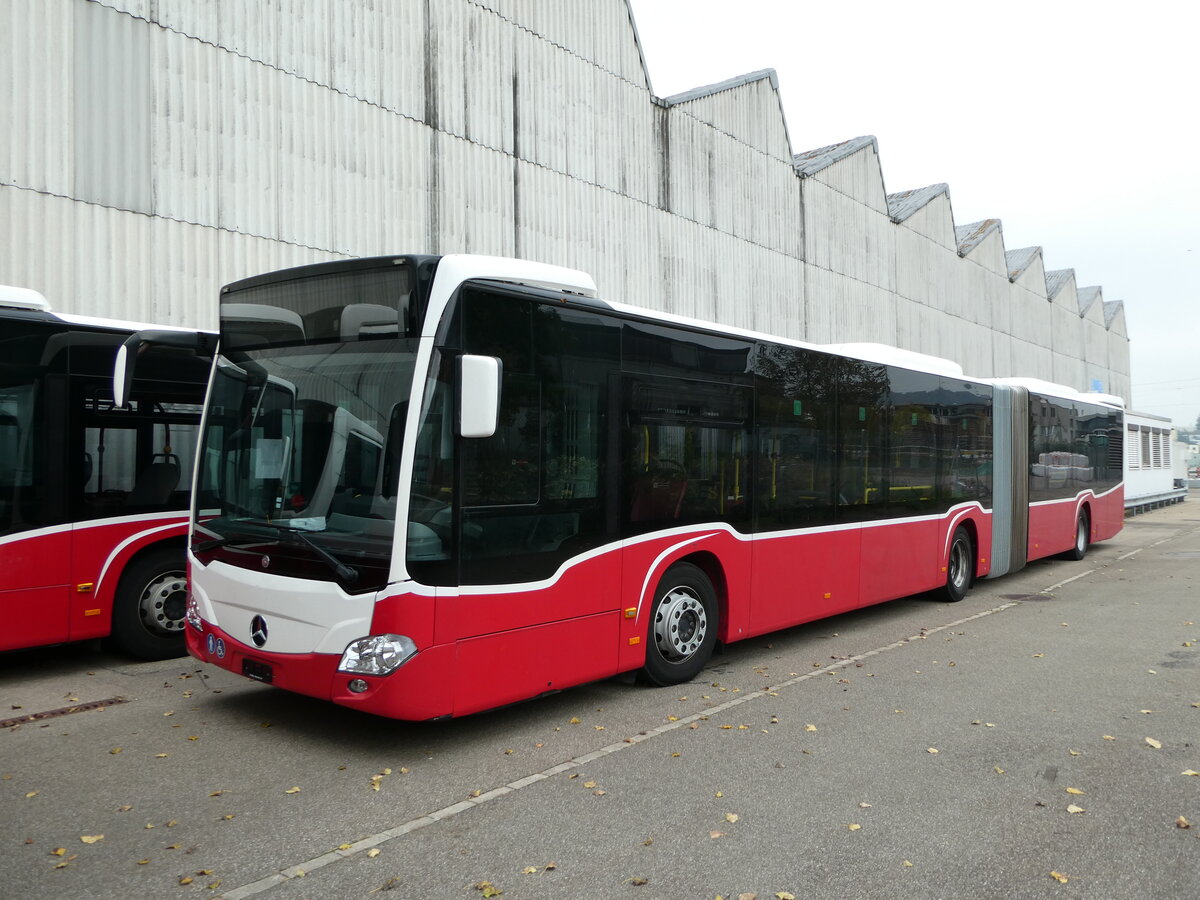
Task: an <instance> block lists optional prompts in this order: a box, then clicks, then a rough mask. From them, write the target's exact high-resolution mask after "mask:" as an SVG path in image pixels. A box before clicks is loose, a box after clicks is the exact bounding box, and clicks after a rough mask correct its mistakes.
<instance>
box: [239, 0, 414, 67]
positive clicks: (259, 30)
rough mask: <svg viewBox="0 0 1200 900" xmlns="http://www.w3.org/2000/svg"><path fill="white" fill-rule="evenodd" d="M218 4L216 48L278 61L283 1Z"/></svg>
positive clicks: (262, 60) (269, 0)
mask: <svg viewBox="0 0 1200 900" xmlns="http://www.w3.org/2000/svg"><path fill="white" fill-rule="evenodd" d="M219 2H220V7H221V15H220V27H221V31H220V35H219V37H218V39H217V41H216V43H217V45H218V46H220V47H224V48H226V49H227V50H230V51H231V52H233V53H238V54H241V55H242V56H246V57H249V58H250V59H253V60H257V61H258V62H264V63H270V64H274V63H275V62H276V60H278V59H279V19H280V12H279V9H280V4H281V3H282V2H284V0H259V2H257V3H245V2H243V0H219ZM397 2H399V0H397Z"/></svg>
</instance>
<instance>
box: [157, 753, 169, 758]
mask: <svg viewBox="0 0 1200 900" xmlns="http://www.w3.org/2000/svg"><path fill="white" fill-rule="evenodd" d="M154 758H155V759H166V758H167V754H165V753H155V754H154Z"/></svg>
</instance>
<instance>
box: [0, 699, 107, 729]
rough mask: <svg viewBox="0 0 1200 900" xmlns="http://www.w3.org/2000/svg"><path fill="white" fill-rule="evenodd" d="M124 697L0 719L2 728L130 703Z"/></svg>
mask: <svg viewBox="0 0 1200 900" xmlns="http://www.w3.org/2000/svg"><path fill="white" fill-rule="evenodd" d="M128 702H129V701H128V700H126V699H125V698H124V697H109V698H108V699H107V700H93V701H91V702H90V703H79V704H77V705H75V706H64V707H62V708H61V709H49V710H46V711H45V712H36V713H29V715H26V716H16V717H15V718H12V719H0V728H12V727H14V726H16V725H25V724H27V723H29V722H41V721H44V720H45V719H58V718H61V717H62V716H70V715H74V714H75V713H81V712H91V711H92V710H93V709H104V708H105V707H108V706H118V705H119V704H122V703H128Z"/></svg>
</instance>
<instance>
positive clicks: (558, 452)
mask: <svg viewBox="0 0 1200 900" xmlns="http://www.w3.org/2000/svg"><path fill="white" fill-rule="evenodd" d="M462 317H463V318H462V321H463V340H464V346H465V351H466V352H468V353H478V354H484V355H489V356H499V357H500V359H501V361H502V363H503V367H504V374H503V383H502V388H501V390H502V395H501V404H500V424H499V427H498V428H497V431H496V434H495V435H493V436H492V437H490V438H482V439H464V440H460V441H459V445H460V447H461V448H462V451H461V460H462V472H461V476H460V477H461V484H462V494H461V495H462V514H461V522H462V524H461V531H460V544H459V546H460V559H461V571H462V581H463V583H465V584H493V583H504V582H514V581H529V580H533V579H537V578H545V577H548V576H549V575H551V574H553V573H554V571H555V570H556V569H557V568H558V567H559V566H560V565H561V564H562V563H563V562H564V561H566V560H567V559H569V558H570V557H571V556H574V555H576V554H578V553H581V552H583V551H584V550H587V549H590V548H592V547H595V546H598V545H600V544H602V543H605V542H607V541H609V540H613V539H615V537H616V523H615V522H614V521H613V517H612V516H611V515H610V513H609V511H608V509H607V504H606V502H605V497H606V494H605V490H606V485H607V484H608V478H609V477H610V475H609V472H610V466H609V454H610V441H609V438H608V435H609V415H610V412H609V409H610V403H611V397H612V396H613V393H614V391H615V384H616V383H617V382H616V376H615V373H616V371H617V369H618V366H619V333H620V332H619V324H618V323H617V322H616V321H615V320H612V319H609V318H607V317H604V316H602V315H599V314H596V313H593V312H590V311H587V310H581V309H578V308H574V307H569V306H554V305H550V304H546V303H538V302H535V301H534V300H533V299H531V298H529V297H521V296H514V295H508V294H503V293H500V292H495V293H493V292H491V291H485V290H481V289H475V290H471V291H467V292H465V293H464V296H463V302H462Z"/></svg>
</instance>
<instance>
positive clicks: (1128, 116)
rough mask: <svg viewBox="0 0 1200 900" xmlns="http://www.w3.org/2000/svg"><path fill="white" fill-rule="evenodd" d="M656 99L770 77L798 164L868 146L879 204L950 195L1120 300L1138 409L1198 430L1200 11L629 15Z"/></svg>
mask: <svg viewBox="0 0 1200 900" xmlns="http://www.w3.org/2000/svg"><path fill="white" fill-rule="evenodd" d="M631 3H632V6H633V11H634V19H635V21H636V23H637V28H638V32H639V34H640V37H641V40H642V48H643V51H644V53H645V55H646V64H647V66H648V68H649V70H650V78H651V84H652V88H653V90H654V93H655V94H656V95H658V96H660V97H669V96H671V95H672V94H678V93H681V92H683V91H686V90H690V89H691V88H695V87H699V86H701V85H707V84H713V83H715V82H718V81H723V80H725V79H726V78H732V77H734V76H737V75H743V74H745V73H747V72H753V71H756V70H759V69H767V68H771V69H775V70H776V72H778V74H779V90H780V95H781V98H782V101H783V108H784V114H785V116H786V118H787V125H788V131H789V133H790V135H791V139H792V150H793V152H795V153H800V152H802V151H804V150H810V149H813V148H816V147H821V146H825V145H827V144H833V143H836V142H838V141H842V140H845V139H847V138H851V137H856V136H858V135H863V134H873V135H875V136H876V137H877V138H878V140H879V158H880V164H881V166H882V169H883V178H884V185H885V187H886V188H887V190H888V192H890V193H894V192H896V191H901V190H906V189H908V188H916V187H922V186H924V185H927V184H936V183H938V182H943V181H944V182H946V183H947V184H949V185H950V199H951V203H952V205H953V209H954V219H955V222H956V224H959V225H963V224H966V223H967V222H974V221H978V220H979V219H986V218H998V219H1001V220H1002V221H1003V225H1004V242H1005V246H1006V247H1007V248H1008V249H1009V250H1014V249H1016V248H1018V247H1028V246H1032V245H1038V246H1041V247H1042V248H1043V255H1044V259H1045V262H1046V268H1047V269H1068V268H1071V269H1074V270H1075V276H1076V283H1077V284H1078V285H1079V286H1080V287H1083V286H1085V285H1093V284H1098V285H1101V286H1102V287H1103V289H1104V299H1105V300H1123V301H1124V303H1125V316H1126V320H1127V323H1128V329H1129V335H1130V338H1131V340H1132V344H1131V346H1130V351H1131V352H1130V355H1131V365H1132V368H1133V373H1132V381H1133V408H1134V409H1136V410H1138V411H1140V412H1149V413H1155V414H1158V415H1165V416H1170V417H1171V418H1172V419H1173V420H1174V421H1175V423H1176V424H1180V425H1184V426H1191V425H1193V424H1194V423H1195V422H1196V418H1197V415H1198V414H1200V224H1198V221H1200V220H1198V218H1197V217H1198V213H1200V211H1198V209H1197V207H1198V206H1200V164H1198V163H1197V161H1196V154H1197V151H1200V127H1198V125H1197V122H1198V121H1200V62H1197V60H1198V58H1200V4H1198V3H1196V2H1195V0H1175V2H1162V0H1140V2H1134V3H1130V2H1112V0H1091V2H1074V0H1071V2H1066V0H1041V2H1032V0H1005V2H1002V3H964V2H961V0H958V2H939V0H909V2H897V0H890V2H883V0H854V2H838V0H823V2H802V0H792V2H787V0H737V2H731V0H631Z"/></svg>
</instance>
